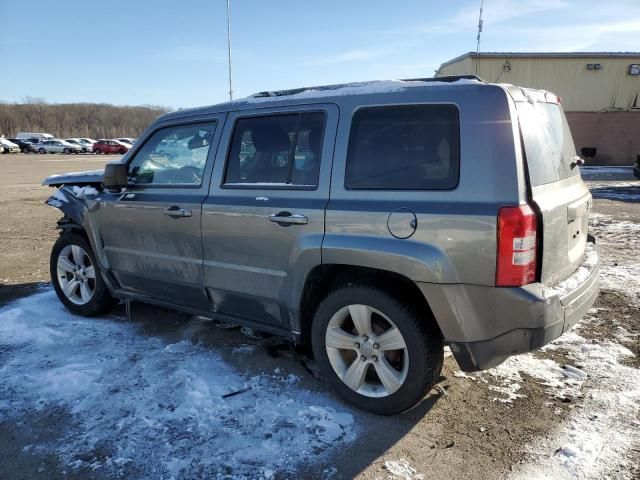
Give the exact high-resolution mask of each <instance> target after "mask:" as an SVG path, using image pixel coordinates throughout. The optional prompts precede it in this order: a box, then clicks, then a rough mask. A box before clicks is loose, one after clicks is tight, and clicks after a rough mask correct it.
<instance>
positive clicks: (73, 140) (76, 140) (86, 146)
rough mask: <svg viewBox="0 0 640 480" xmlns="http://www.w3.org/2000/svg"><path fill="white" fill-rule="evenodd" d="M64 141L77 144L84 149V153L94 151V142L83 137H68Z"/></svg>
mask: <svg viewBox="0 0 640 480" xmlns="http://www.w3.org/2000/svg"><path fill="white" fill-rule="evenodd" d="M64 141H65V142H69V143H71V144H73V145H77V146H78V147H80V148H81V149H82V153H91V152H93V143H89V142H85V141H83V140H82V139H81V138H66V139H65V140H64Z"/></svg>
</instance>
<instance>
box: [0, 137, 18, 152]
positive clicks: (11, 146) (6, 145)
mask: <svg viewBox="0 0 640 480" xmlns="http://www.w3.org/2000/svg"><path fill="white" fill-rule="evenodd" d="M0 145H2V147H3V149H4V151H3V152H2V153H20V151H21V150H20V147H19V146H18V145H16V144H15V143H13V142H11V141H9V140H7V139H6V138H0Z"/></svg>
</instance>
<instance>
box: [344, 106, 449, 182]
mask: <svg viewBox="0 0 640 480" xmlns="http://www.w3.org/2000/svg"><path fill="white" fill-rule="evenodd" d="M459 172H460V121H459V115H458V109H457V107H456V106H455V105H440V104H439V105H399V106H398V105H394V106H385V107H366V108H361V109H359V110H358V111H356V113H355V114H354V116H353V120H352V124H351V133H350V136H349V148H348V152H347V166H346V172H345V187H346V188H348V189H365V190H450V189H453V188H455V187H456V186H457V184H458V177H459Z"/></svg>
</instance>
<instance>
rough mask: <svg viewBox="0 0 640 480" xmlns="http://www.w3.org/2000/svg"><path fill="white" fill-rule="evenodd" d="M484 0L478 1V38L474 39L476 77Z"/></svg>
mask: <svg viewBox="0 0 640 480" xmlns="http://www.w3.org/2000/svg"><path fill="white" fill-rule="evenodd" d="M483 6H484V0H480V15H479V17H478V36H477V37H476V75H477V74H478V60H479V59H478V55H479V54H480V34H481V33H482V7H483Z"/></svg>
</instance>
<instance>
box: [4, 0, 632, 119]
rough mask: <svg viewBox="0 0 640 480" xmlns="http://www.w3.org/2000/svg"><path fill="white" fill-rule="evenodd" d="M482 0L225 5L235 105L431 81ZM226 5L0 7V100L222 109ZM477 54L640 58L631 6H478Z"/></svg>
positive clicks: (461, 40) (160, 1) (465, 43)
mask: <svg viewBox="0 0 640 480" xmlns="http://www.w3.org/2000/svg"><path fill="white" fill-rule="evenodd" d="M479 5H480V1H479V0H473V1H457V0H450V1H448V2H442V1H428V0H404V1H397V2H390V1H388V0H385V1H374V0H370V1H366V2H365V1H351V2H349V1H345V0H343V1H337V0H324V1H315V2H311V1H303V0H298V1H292V0H271V1H268V2H267V1H260V0H231V10H232V13H231V18H232V36H233V70H234V84H235V85H234V91H235V97H236V98H237V97H242V96H246V95H249V94H251V93H255V92H257V91H261V90H269V89H282V88H292V87H297V86H303V85H317V84H326V83H338V82H348V81H357V80H371V79H386V78H407V77H420V76H432V75H433V73H434V70H435V69H436V68H438V66H439V65H440V64H441V63H442V62H444V61H446V60H449V59H451V58H453V57H456V56H458V55H460V54H462V53H465V52H468V51H471V50H475V37H476V24H477V16H478V8H479ZM225 6H226V0H182V1H180V2H176V1H164V0H155V1H153V2H151V1H149V2H136V1H122V0H112V1H110V2H91V1H89V2H87V1H80V0H58V1H57V2H52V1H50V0H30V1H29V2H28V9H25V3H24V0H0V18H1V19H2V24H1V27H0V56H1V58H2V59H3V61H2V62H0V65H1V66H0V100H3V101H10V102H14V101H20V100H22V99H23V98H24V97H26V96H35V97H42V98H44V99H45V100H47V101H49V102H61V103H64V102H75V101H87V102H107V103H115V104H131V105H139V104H155V105H165V106H169V107H173V108H178V107H189V106H196V105H206V104H212V103H217V102H220V101H224V100H226V99H227V91H228V85H227V57H226V19H225ZM27 10H28V11H27ZM34 12H39V13H34ZM12 19H15V21H12ZM481 50H484V51H631V50H640V0H610V1H608V2H603V1H602V0H513V1H509V0H485V8H484V32H483V36H482V45H481Z"/></svg>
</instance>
